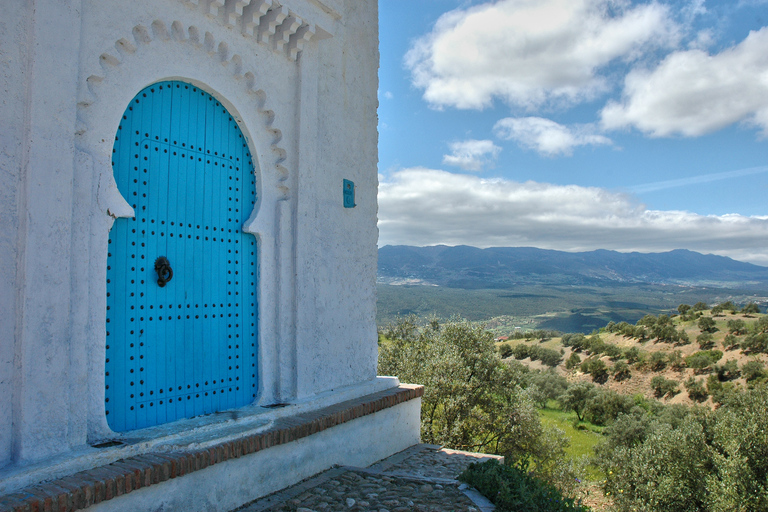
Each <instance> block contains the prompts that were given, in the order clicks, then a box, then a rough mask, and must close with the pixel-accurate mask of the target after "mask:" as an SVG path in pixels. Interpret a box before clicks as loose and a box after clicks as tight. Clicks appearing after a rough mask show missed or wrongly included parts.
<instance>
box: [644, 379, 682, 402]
mask: <svg viewBox="0 0 768 512" xmlns="http://www.w3.org/2000/svg"><path fill="white" fill-rule="evenodd" d="M678 384H679V382H677V381H676V380H671V379H670V380H668V379H665V378H664V377H663V376H661V375H656V376H654V377H653V378H652V379H651V388H652V389H653V394H654V395H655V396H656V398H662V397H665V396H674V395H676V394H677V393H679V392H680V391H679V389H678V387H677V385H678Z"/></svg>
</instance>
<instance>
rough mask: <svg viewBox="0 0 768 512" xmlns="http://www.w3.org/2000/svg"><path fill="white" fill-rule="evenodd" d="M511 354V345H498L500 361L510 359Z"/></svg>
mask: <svg viewBox="0 0 768 512" xmlns="http://www.w3.org/2000/svg"><path fill="white" fill-rule="evenodd" d="M513 353H514V351H513V350H512V345H510V344H509V343H503V344H501V345H499V356H501V358H502V359H506V358H508V357H512V355H513Z"/></svg>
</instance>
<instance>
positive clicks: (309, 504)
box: [237, 444, 501, 512]
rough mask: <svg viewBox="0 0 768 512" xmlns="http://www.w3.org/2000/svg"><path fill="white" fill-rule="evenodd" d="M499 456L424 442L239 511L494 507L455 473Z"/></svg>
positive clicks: (461, 511)
mask: <svg viewBox="0 0 768 512" xmlns="http://www.w3.org/2000/svg"><path fill="white" fill-rule="evenodd" d="M490 458H501V457H498V456H496V455H486V454H482V453H469V452H462V451H457V450H449V449H446V448H440V447H439V446H434V445H427V444H419V445H415V446H412V447H410V448H408V449H407V450H404V451H402V452H400V453H397V454H395V455H392V456H391V457H389V458H387V459H384V460H382V461H379V462H377V463H376V464H373V465H372V466H369V467H367V468H355V467H336V468H333V469H329V470H328V471H325V472H323V473H320V474H319V475H316V476H314V477H312V478H309V479H307V480H305V481H303V482H301V483H298V484H296V485H294V486H293V487H289V488H287V489H283V490H282V491H278V492H276V493H274V494H271V495H269V496H266V497H264V498H261V499H258V500H256V501H254V502H252V503H249V504H247V505H244V506H243V507H240V508H239V509H237V510H238V512H267V511H269V512H336V511H345V512H362V511H365V512H368V511H371V512H438V511H439V512H444V511H457V512H491V511H492V510H494V507H493V505H492V504H491V503H490V502H489V501H488V500H486V499H485V498H484V497H483V496H481V495H480V494H479V493H477V492H476V491H474V490H473V489H470V488H468V487H467V486H466V484H462V483H461V482H459V481H457V480H456V477H458V475H459V474H460V473H461V472H462V471H464V469H466V467H467V466H469V464H470V463H472V462H481V461H485V460H488V459H490Z"/></svg>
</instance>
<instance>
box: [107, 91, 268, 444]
mask: <svg viewBox="0 0 768 512" xmlns="http://www.w3.org/2000/svg"><path fill="white" fill-rule="evenodd" d="M112 166H113V169H114V175H115V180H116V181H117V186H118V188H119V190H120V192H121V193H122V194H123V196H124V197H125V198H126V199H127V200H128V202H129V203H130V204H131V205H132V206H133V208H134V210H135V212H136V217H135V218H133V219H117V220H116V221H115V223H114V225H113V227H112V230H111V232H110V236H109V251H108V257H107V312H106V314H107V324H106V325H107V333H106V345H107V347H106V349H107V350H106V375H105V385H106V404H105V410H106V414H107V422H108V423H109V426H110V427H111V428H112V429H113V430H115V431H126V430H133V429H137V428H143V427H148V426H152V425H158V424H161V423H166V422H170V421H174V420H176V419H179V418H189V417H192V416H197V415H200V414H208V413H212V412H215V411H220V410H224V409H230V408H234V407H240V406H243V405H246V404H248V403H250V402H252V401H253V400H254V398H255V397H256V394H257V359H256V357H257V356H256V354H257V348H258V340H257V338H258V329H257V327H258V319H257V314H258V307H257V284H258V264H257V259H256V258H257V250H256V239H255V238H254V237H253V236H252V235H250V234H246V233H243V232H242V225H243V223H244V222H245V220H247V218H248V216H249V215H250V213H251V211H252V210H253V206H254V203H255V200H256V183H255V173H254V167H253V163H252V160H251V155H250V153H249V151H248V147H247V144H246V140H245V138H244V136H243V134H242V132H241V131H240V129H239V127H238V126H237V123H236V122H235V121H234V120H233V118H232V116H230V114H229V113H228V112H227V110H226V108H225V107H224V106H222V105H221V103H220V102H218V101H216V99H215V98H213V97H212V96H211V95H210V94H208V93H206V92H205V91H202V90H201V89H199V88H198V87H195V86H193V85H191V84H188V83H184V82H179V81H168V82H160V83H156V84H153V85H150V86H149V87H147V88H145V89H144V90H142V91H141V92H139V94H137V95H136V97H135V98H134V99H133V100H132V101H131V103H130V105H129V106H128V108H127V109H126V111H125V114H124V116H123V119H122V122H121V124H120V127H119V129H118V131H117V136H116V137H115V144H114V149H113V162H112ZM161 256H164V257H166V258H167V260H168V263H169V264H170V271H171V272H172V277H171V276H170V272H169V271H167V270H161V274H163V277H171V278H170V280H169V281H168V282H167V283H165V285H164V286H160V285H161V284H163V283H162V282H160V283H158V272H157V271H156V269H155V261H156V260H157V258H158V257H161Z"/></svg>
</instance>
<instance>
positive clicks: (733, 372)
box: [715, 359, 741, 381]
mask: <svg viewBox="0 0 768 512" xmlns="http://www.w3.org/2000/svg"><path fill="white" fill-rule="evenodd" d="M715 371H716V372H717V379H718V380H720V381H728V380H733V379H738V378H739V376H741V370H739V363H738V362H737V361H736V360H735V359H728V360H727V361H726V362H725V363H723V364H722V365H717V366H715Z"/></svg>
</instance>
